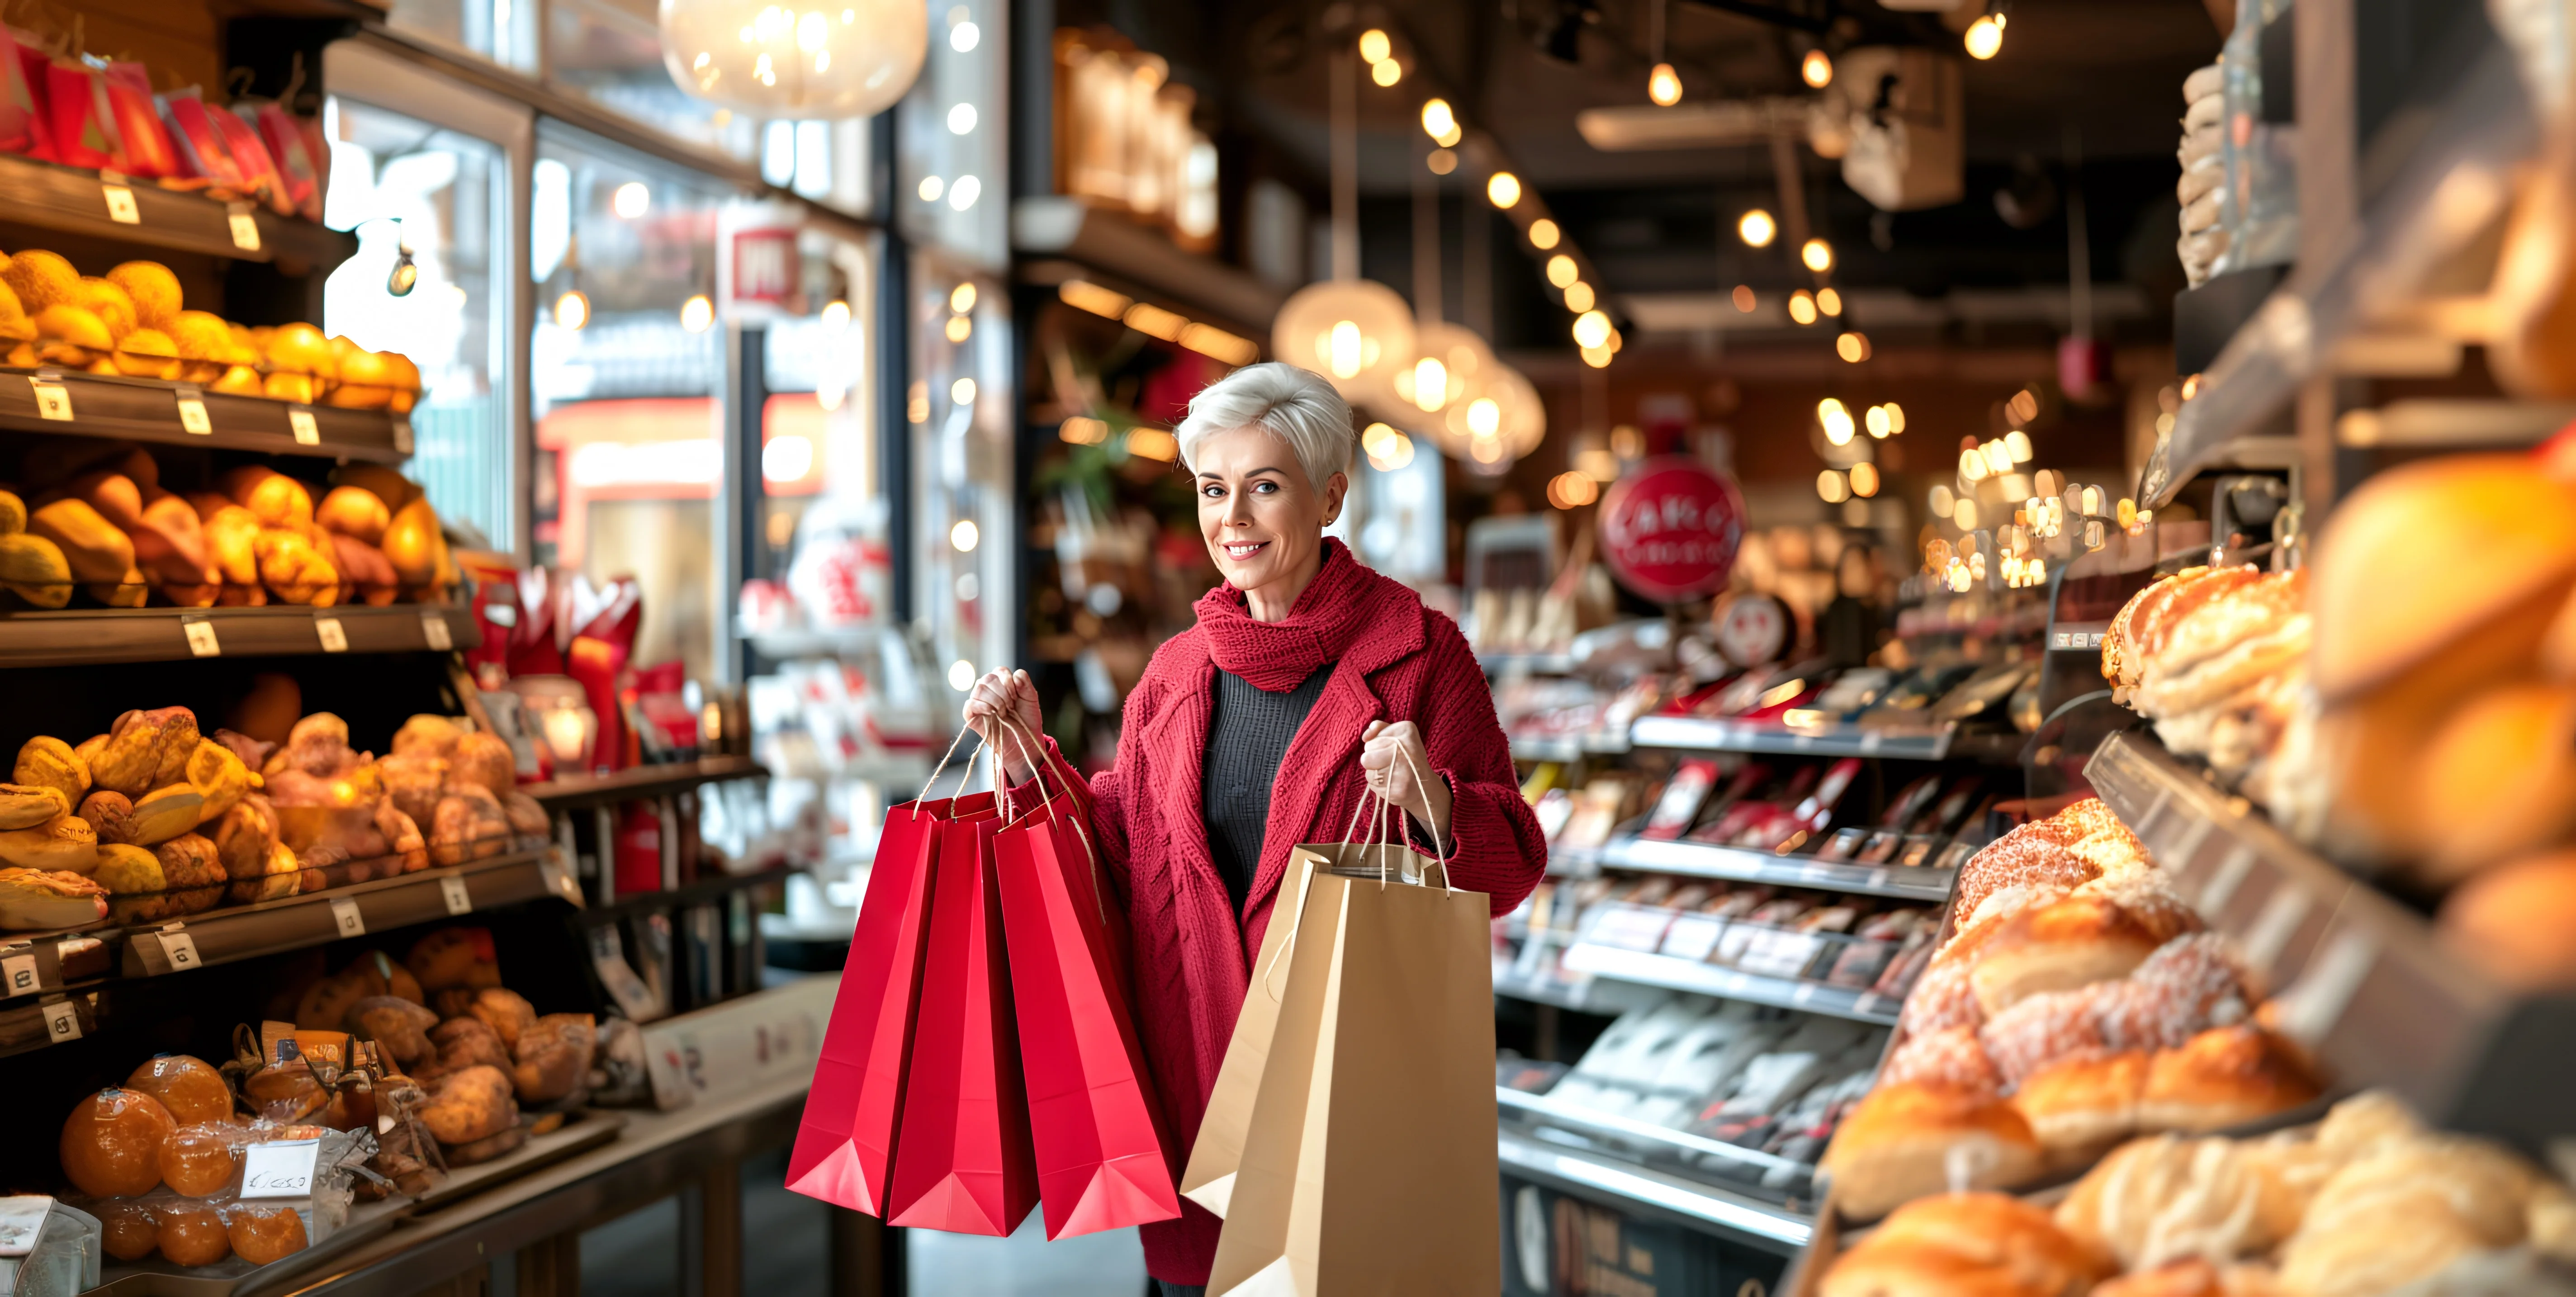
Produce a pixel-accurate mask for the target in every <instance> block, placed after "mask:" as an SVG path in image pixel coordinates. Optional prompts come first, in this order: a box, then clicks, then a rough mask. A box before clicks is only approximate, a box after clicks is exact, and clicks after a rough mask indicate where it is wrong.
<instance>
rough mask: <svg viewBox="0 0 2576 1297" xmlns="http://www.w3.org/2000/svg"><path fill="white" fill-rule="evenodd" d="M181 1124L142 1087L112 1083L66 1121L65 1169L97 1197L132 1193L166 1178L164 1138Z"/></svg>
mask: <svg viewBox="0 0 2576 1297" xmlns="http://www.w3.org/2000/svg"><path fill="white" fill-rule="evenodd" d="M176 1129H178V1123H177V1122H174V1121H172V1120H170V1110H169V1109H167V1108H164V1107H162V1106H161V1101H160V1100H158V1099H155V1098H153V1097H152V1096H151V1095H148V1094H145V1093H144V1092H142V1091H141V1090H120V1089H116V1088H114V1087H112V1086H111V1087H109V1088H108V1089H104V1090H101V1091H99V1092H98V1093H96V1094H93V1095H91V1096H89V1097H88V1098H86V1099H83V1100H81V1101H80V1103H79V1105H78V1106H76V1107H74V1108H73V1109H72V1115H71V1116H70V1118H68V1119H67V1120H65V1121H64V1122H63V1137H62V1148H61V1153H62V1162H63V1174H64V1175H66V1176H69V1177H71V1182H72V1184H73V1185H74V1186H76V1187H77V1188H79V1190H80V1191H81V1192H82V1193H85V1194H88V1195H90V1196H91V1197H93V1198H132V1197H137V1196H139V1195H142V1194H147V1193H150V1192H152V1189H153V1186H155V1185H158V1184H160V1183H161V1142H162V1141H163V1140H166V1139H168V1138H169V1137H170V1132H172V1131H174V1130H176Z"/></svg>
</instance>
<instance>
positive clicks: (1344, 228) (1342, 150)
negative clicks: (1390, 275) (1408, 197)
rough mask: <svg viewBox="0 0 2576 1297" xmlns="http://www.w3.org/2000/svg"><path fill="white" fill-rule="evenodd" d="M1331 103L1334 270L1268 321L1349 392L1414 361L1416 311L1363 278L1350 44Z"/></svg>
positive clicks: (1339, 59)
mask: <svg viewBox="0 0 2576 1297" xmlns="http://www.w3.org/2000/svg"><path fill="white" fill-rule="evenodd" d="M1330 58H1331V75H1332V107H1333V129H1332V149H1333V158H1332V162H1333V176H1332V179H1333V277H1332V278H1331V279H1327V280H1324V281H1322V282H1320V283H1314V284H1308V285H1307V286H1306V287H1304V288H1301V289H1298V290H1297V292H1296V293H1295V294H1294V295H1293V296H1291V297H1290V298H1289V299H1288V300H1287V302H1286V303H1284V304H1283V305H1281V306H1280V308H1279V316H1278V318H1277V319H1276V320H1275V321H1273V322H1272V324H1271V326H1270V348H1271V351H1272V352H1273V353H1274V354H1276V355H1277V356H1278V357H1279V358H1280V359H1282V360H1285V361H1287V362H1288V363H1290V364H1292V365H1297V366H1300V367H1302V368H1306V369H1311V370H1314V371H1315V372H1316V373H1319V374H1322V375H1323V376H1324V377H1325V378H1327V379H1330V380H1332V384H1333V387H1334V388H1335V389H1336V390H1338V391H1339V392H1341V394H1342V396H1343V397H1344V399H1346V400H1351V401H1365V400H1369V399H1371V398H1373V397H1378V396H1380V395H1381V394H1383V393H1386V392H1388V391H1390V390H1391V386H1390V385H1391V383H1392V381H1393V379H1394V378H1395V375H1396V372H1397V371H1398V370H1406V369H1410V368H1412V367H1413V362H1414V360H1415V359H1416V357H1415V355H1414V350H1413V346H1414V343H1413V312H1412V311H1411V310H1410V309H1408V308H1407V307H1406V306H1405V304H1404V299H1403V298H1402V297H1400V296H1398V295H1397V294H1396V291H1395V290H1394V289H1392V288H1389V287H1387V286H1386V285H1384V284H1380V283H1376V282H1373V281H1371V280H1366V279H1362V278H1360V246H1359V245H1360V230H1359V125H1358V116H1359V101H1358V96H1359V87H1358V85H1357V84H1356V82H1357V78H1358V70H1357V69H1356V68H1355V67H1354V66H1353V64H1354V62H1355V56H1354V55H1353V54H1352V52H1351V51H1350V50H1347V49H1341V50H1335V51H1333V53H1332V54H1331V55H1330Z"/></svg>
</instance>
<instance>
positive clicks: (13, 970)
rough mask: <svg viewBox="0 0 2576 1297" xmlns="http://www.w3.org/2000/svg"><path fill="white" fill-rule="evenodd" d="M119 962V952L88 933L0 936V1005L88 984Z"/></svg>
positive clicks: (3, 934)
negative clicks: (117, 957) (117, 956)
mask: <svg viewBox="0 0 2576 1297" xmlns="http://www.w3.org/2000/svg"><path fill="white" fill-rule="evenodd" d="M115 962H116V952H115V951H114V950H111V949H110V948H109V947H108V945H107V943H106V942H105V941H104V940H102V939H100V938H98V937H95V936H92V935H89V934H87V933H75V934H72V935H69V936H47V937H22V936H18V935H16V934H13V933H0V1004H5V1003H7V1002H8V1001H10V1000H14V999H16V998H18V997H19V996H22V995H43V994H46V993H48V992H52V991H60V990H63V989H65V988H67V987H70V986H72V985H74V984H75V983H85V982H88V981H90V980H91V979H93V978H96V977H98V976H99V975H101V974H103V973H105V972H106V971H107V970H108V969H109V968H110V967H111V966H113V965H114V964H115Z"/></svg>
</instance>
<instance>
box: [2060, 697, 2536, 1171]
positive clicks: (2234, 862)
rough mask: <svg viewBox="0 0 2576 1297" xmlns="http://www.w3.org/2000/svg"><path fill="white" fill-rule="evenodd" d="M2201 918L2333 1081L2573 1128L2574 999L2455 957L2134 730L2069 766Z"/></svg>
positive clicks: (2526, 1136)
mask: <svg viewBox="0 0 2576 1297" xmlns="http://www.w3.org/2000/svg"><path fill="white" fill-rule="evenodd" d="M2085 776H2086V777H2087V778H2088V779H2090V780H2091V781H2092V784H2093V788H2094V790H2095V791H2096V792H2098V793H2099V794H2100V795H2101V797H2102V800H2103V801H2104V802H2105V803H2107V804H2108V805H2109V806H2110V807H2111V809H2112V810H2113V811H2114V812H2116V813H2118V815H2119V816H2120V818H2121V820H2122V821H2123V822H2125V823H2126V824H2127V825H2128V826H2129V827H2130V829H2131V830H2132V831H2134V832H2135V833H2136V834H2137V835H2138V838H2139V840H2140V841H2141V842H2144V843H2145V844H2146V847H2147V850H2148V852H2149V853H2150V854H2152V855H2153V856H2154V857H2155V859H2156V862H2157V863H2158V864H2159V865H2161V866H2163V867H2164V869H2165V870H2166V871H2167V873H2168V874H2170V875H2171V877H2172V879H2173V883H2174V888H2175V890H2176V891H2177V892H2179V893H2180V894H2181V895H2182V897H2183V898H2184V899H2185V900H2187V901H2190V902H2191V903H2192V905H2193V907H2194V908H2195V909H2197V910H2198V911H2199V912H2200V914H2201V917H2202V919H2203V920H2204V921H2206V922H2207V923H2208V924H2209V926H2210V927H2211V928H2212V929H2214V930H2216V931H2219V932H2223V933H2226V934H2228V935H2229V936H2230V937H2232V938H2234V939H2235V942H2236V945H2237V947H2238V949H2239V951H2240V952H2241V953H2242V955H2243V956H2244V957H2245V958H2246V959H2247V960H2248V961H2249V963H2250V964H2251V965H2252V966H2253V969H2254V971H2255V972H2256V973H2257V974H2258V975H2260V976H2261V977H2262V978H2263V979H2264V981H2265V982H2266V984H2268V985H2269V986H2271V987H2272V988H2273V989H2274V991H2275V996H2274V1001H2275V1007H2276V1008H2277V1009H2278V1011H2279V1014H2280V1022H2279V1026H2280V1027H2281V1029H2282V1030H2283V1031H2285V1032H2287V1033H2288V1034H2289V1035H2290V1036H2292V1037H2294V1038H2295V1039H2297V1040H2299V1041H2300V1042H2301V1043H2303V1044H2304V1045H2306V1046H2307V1047H2308V1048H2310V1049H2311V1050H2313V1051H2315V1052H2316V1054H2317V1056H2318V1058H2319V1059H2320V1060H2321V1061H2322V1062H2323V1063H2324V1064H2325V1067H2326V1069H2327V1071H2328V1072H2329V1073H2330V1075H2331V1076H2332V1077H2333V1079H2334V1080H2335V1081H2336V1082H2337V1083H2338V1084H2341V1085H2346V1086H2363V1085H2375V1086H2384V1087H2386V1088H2388V1089H2391V1090H2393V1091H2395V1092H2397V1093H2398V1094H2399V1095H2400V1096H2402V1097H2403V1098H2405V1099H2406V1100H2407V1101H2408V1102H2409V1103H2410V1104H2412V1105H2413V1106H2414V1108H2415V1109H2416V1111H2418V1112H2420V1113H2422V1114H2423V1115H2424V1117H2425V1118H2426V1119H2427V1120H2429V1121H2431V1122H2433V1123H2434V1124H2436V1125H2440V1126H2444V1127H2448V1128H2454V1129H2459V1130H2465V1131H2469V1132H2472V1133H2477V1134H2492V1135H2498V1136H2502V1137H2505V1138H2507V1139H2511V1140H2515V1141H2517V1142H2519V1143H2522V1144H2523V1145H2524V1146H2526V1147H2537V1146H2539V1145H2541V1144H2542V1143H2544V1142H2546V1141H2547V1140H2548V1139H2550V1138H2552V1137H2555V1136H2561V1135H2565V1134H2568V1133H2570V1132H2576V1109H2571V1108H2570V1107H2569V1106H2568V1104H2567V1101H2566V1091H2565V1090H2564V1089H2563V1088H2561V1087H2562V1086H2563V1085H2564V1083H2565V1082H2564V1077H2565V1075H2566V1069H2567V1066H2568V1063H2569V1061H2570V1056H2569V1046H2568V1042H2570V1041H2576V998H2571V997H2569V996H2565V995H2553V996H2535V997H2521V996H2516V995H2514V994H2513V993H2511V992H2509V991H2507V990H2505V989H2504V988H2502V987H2500V986H2497V985H2495V984H2494V983H2492V982H2490V981H2489V980H2487V979H2486V978H2485V977H2483V976H2481V975H2480V974H2478V973H2476V972H2475V971H2473V970H2471V969H2470V968H2468V967H2467V966H2465V965H2464V964H2462V963H2461V962H2460V961H2459V959H2458V958H2457V957H2456V956H2455V955H2453V954H2452V953H2451V952H2449V951H2447V950H2445V949H2443V948H2442V947H2441V946H2440V945H2439V944H2438V943H2437V942H2436V941H2435V939H2434V935H2433V932H2432V929H2431V925H2430V924H2428V923H2427V922H2426V921H2425V919H2424V917H2423V915H2421V914H2420V913H2418V912H2417V911H2415V910H2413V909H2411V908H2409V907H2407V906H2405V905H2402V904H2400V903H2398V902H2397V901H2395V900H2392V899H2390V898H2389V897H2387V896H2385V895H2382V894H2381V893H2380V892H2378V891H2377V890H2376V889H2374V888H2372V887H2371V886H2370V885H2369V884H2368V883H2365V882H2363V881H2361V880H2359V879H2357V878H2355V877H2353V876H2352V875H2350V874H2347V873H2345V872H2344V871H2343V870H2341V869H2339V868H2337V867H2336V866H2335V865H2334V864H2333V863H2332V862H2330V861H2328V860H2326V859H2324V858H2323V857H2321V856H2318V855H2317V854H2315V853H2314V852H2311V851H2309V850H2308V849H2306V848H2305V847H2302V846H2300V845H2299V844H2298V843H2297V842H2295V841H2293V840H2292V839H2291V838H2290V837H2289V836H2288V835H2286V834H2284V833H2282V832H2281V831H2280V830H2279V829H2277V828H2275V827H2273V825H2272V823H2271V821H2270V820H2268V819H2266V818H2265V817H2264V815H2263V812H2261V811H2260V810H2258V809H2256V808H2254V807H2253V806H2251V805H2249V804H2248V803H2246V802H2245V801H2244V800H2243V799H2241V798H2238V797H2233V796H2230V795H2229V794H2228V793H2226V792H2224V791H2222V790H2220V789H2219V788H2217V787H2214V786H2212V785H2211V783H2210V782H2209V781H2208V780H2207V779H2206V778H2204V777H2203V776H2202V775H2201V774H2200V773H2199V772H2197V771H2195V770H2193V769H2191V768H2189V767H2187V766H2186V765H2184V764H2183V763H2182V762H2181V761H2179V760H2177V759H2176V758H2175V757H2174V756H2173V755H2172V754H2170V753H2168V752H2166V751H2165V750H2164V749H2163V748H2161V747H2159V746H2158V745H2156V743H2155V742H2154V741H2153V740H2152V739H2151V738H2148V737H2147V736H2145V735H2143V734H2139V733H2121V734H2113V735H2111V736H2109V737H2108V738H2106V739H2104V740H2103V741H2102V745H2101V747H2100V748H2098V749H2097V750H2096V751H2095V752H2094V754H2093V759H2092V761H2091V762H2090V764H2088V765H2087V766H2086V767H2085Z"/></svg>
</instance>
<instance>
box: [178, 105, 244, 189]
mask: <svg viewBox="0 0 2576 1297" xmlns="http://www.w3.org/2000/svg"><path fill="white" fill-rule="evenodd" d="M160 106H161V120H162V121H163V122H165V123H167V124H168V126H169V128H170V141H171V147H172V148H173V149H174V150H175V151H176V153H177V155H178V162H179V172H178V174H180V175H183V176H194V177H199V178H202V179H206V180H211V181H214V182H215V183H216V184H218V185H221V186H223V187H224V188H226V189H232V190H239V191H244V192H247V189H246V187H245V186H244V184H243V183H242V172H241V168H240V167H238V166H235V165H234V164H233V153H232V150H231V149H228V148H226V147H224V133H223V128H221V127H219V126H217V125H216V124H215V111H216V110H213V109H210V108H208V107H206V101H205V99H204V98H203V97H202V96H201V95H199V94H198V92H197V88H196V87H195V86H189V87H187V88H185V89H182V90H173V91H171V92H170V93H168V94H166V95H163V96H161V97H160Z"/></svg>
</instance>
